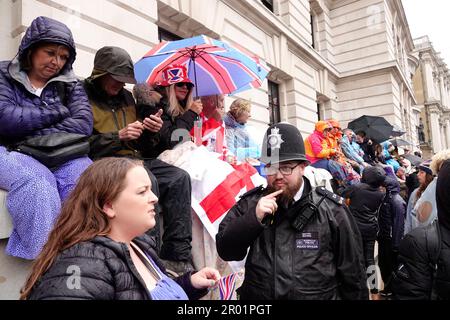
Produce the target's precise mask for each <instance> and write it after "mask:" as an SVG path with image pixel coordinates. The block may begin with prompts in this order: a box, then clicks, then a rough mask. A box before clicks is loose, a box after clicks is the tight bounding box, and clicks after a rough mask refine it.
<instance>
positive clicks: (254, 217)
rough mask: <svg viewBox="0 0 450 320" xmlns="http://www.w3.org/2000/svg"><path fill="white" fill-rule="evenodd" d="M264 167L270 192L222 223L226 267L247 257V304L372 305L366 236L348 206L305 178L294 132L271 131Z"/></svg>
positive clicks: (281, 127)
mask: <svg viewBox="0 0 450 320" xmlns="http://www.w3.org/2000/svg"><path fill="white" fill-rule="evenodd" d="M261 161H262V162H263V163H266V167H265V170H266V174H267V183H268V185H267V188H263V187H262V186H260V187H257V188H255V189H253V190H251V191H249V192H247V193H246V194H244V195H243V196H242V197H241V199H240V201H239V202H238V203H237V204H236V205H235V206H234V207H233V208H231V209H230V211H229V212H228V214H227V215H226V217H225V218H224V219H223V221H222V222H221V223H220V227H219V232H218V234H217V236H216V245H217V251H218V253H219V255H220V257H221V258H222V259H224V260H225V261H233V260H242V259H244V257H245V256H246V255H247V250H248V248H249V247H250V251H249V252H248V256H247V259H246V264H245V280H244V283H243V284H242V287H241V288H239V289H238V293H239V296H240V298H241V299H243V300H245V299H252V300H254V299H368V289H367V284H366V274H365V269H364V257H363V253H362V242H361V235H360V233H359V231H358V227H357V226H356V224H355V221H354V219H353V217H352V215H351V213H350V212H349V210H348V208H347V207H346V205H345V204H344V203H343V199H342V198H341V197H338V196H337V195H335V194H333V193H331V192H329V191H327V190H326V189H325V188H323V187H318V188H315V189H312V188H311V184H310V182H309V181H308V179H307V178H306V177H304V176H303V172H304V169H305V167H306V166H307V165H308V164H309V163H308V161H307V159H306V157H305V148H304V144H303V139H302V136H301V134H300V132H299V131H298V129H297V128H296V127H294V126H293V125H290V124H287V123H278V124H275V125H272V126H271V127H269V128H268V130H267V132H266V135H265V137H264V141H263V150H262V157H261Z"/></svg>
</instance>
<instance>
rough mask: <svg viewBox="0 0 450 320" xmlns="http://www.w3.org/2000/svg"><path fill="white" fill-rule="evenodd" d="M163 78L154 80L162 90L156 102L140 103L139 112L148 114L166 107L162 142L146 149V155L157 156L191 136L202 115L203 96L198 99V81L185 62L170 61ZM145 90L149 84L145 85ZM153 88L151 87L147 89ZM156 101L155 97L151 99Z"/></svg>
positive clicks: (158, 88)
mask: <svg viewBox="0 0 450 320" xmlns="http://www.w3.org/2000/svg"><path fill="white" fill-rule="evenodd" d="M162 77H163V79H164V80H163V81H161V82H157V83H154V84H153V88H154V90H155V91H156V92H157V93H158V94H159V99H157V102H156V103H147V104H146V106H145V107H144V106H142V105H140V107H139V108H138V112H139V113H140V114H141V115H142V116H143V117H147V116H149V115H151V114H153V113H155V112H156V110H159V109H162V110H163V113H162V116H161V119H162V120H163V125H162V128H161V130H160V131H159V134H158V138H159V140H158V144H157V145H156V146H153V147H152V148H147V149H146V150H145V151H144V156H145V157H157V156H159V155H160V154H161V153H162V152H163V151H165V150H170V149H173V147H175V145H177V144H178V143H179V142H180V140H182V142H184V141H186V140H188V139H190V136H189V132H190V131H191V129H192V128H193V127H194V122H195V121H197V120H199V119H200V113H201V112H202V110H203V104H202V102H201V100H200V99H196V100H194V97H193V91H194V90H193V88H194V83H193V82H192V81H191V80H190V79H189V77H188V75H187V69H186V67H185V66H184V65H176V64H174V65H169V66H167V67H166V68H164V69H163V70H162ZM142 90H145V88H143V87H142ZM147 90H151V89H147ZM147 100H150V101H154V100H152V99H147Z"/></svg>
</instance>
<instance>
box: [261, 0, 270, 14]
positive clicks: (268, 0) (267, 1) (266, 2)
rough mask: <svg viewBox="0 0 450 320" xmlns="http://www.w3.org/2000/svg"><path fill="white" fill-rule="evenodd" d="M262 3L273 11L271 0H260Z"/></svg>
mask: <svg viewBox="0 0 450 320" xmlns="http://www.w3.org/2000/svg"><path fill="white" fill-rule="evenodd" d="M261 2H262V4H263V5H264V6H265V7H266V8H267V9H269V10H270V11H272V12H273V0H261Z"/></svg>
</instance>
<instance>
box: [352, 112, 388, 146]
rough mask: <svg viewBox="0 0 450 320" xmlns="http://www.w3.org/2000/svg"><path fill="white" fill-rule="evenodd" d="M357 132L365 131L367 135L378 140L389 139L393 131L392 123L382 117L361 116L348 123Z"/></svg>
mask: <svg viewBox="0 0 450 320" xmlns="http://www.w3.org/2000/svg"><path fill="white" fill-rule="evenodd" d="M348 127H349V128H350V129H352V130H353V131H354V132H355V133H358V131H364V132H365V133H366V136H367V137H368V138H370V139H372V140H375V141H376V142H382V141H386V140H388V139H389V137H390V136H391V133H392V128H393V127H392V125H391V124H390V123H389V122H388V121H387V120H386V119H384V118H382V117H376V116H361V117H359V118H357V119H355V120H353V121H351V122H350V123H349V124H348Z"/></svg>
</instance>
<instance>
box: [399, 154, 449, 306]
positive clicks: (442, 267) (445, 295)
mask: <svg viewBox="0 0 450 320" xmlns="http://www.w3.org/2000/svg"><path fill="white" fill-rule="evenodd" d="M436 204H437V217H438V219H437V220H434V222H433V223H432V224H431V225H428V226H422V227H418V228H416V229H414V230H412V231H411V232H410V233H408V234H407V235H406V236H405V237H404V238H403V240H402V241H401V242H400V251H399V258H398V261H399V266H398V268H397V271H396V273H395V274H394V277H393V279H394V280H393V287H392V290H393V293H394V298H396V299H414V300H428V299H433V300H434V299H436V300H449V299H450V273H449V272H448V270H450V160H445V161H444V162H443V164H442V167H441V169H440V171H439V173H438V178H437V182H436Z"/></svg>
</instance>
